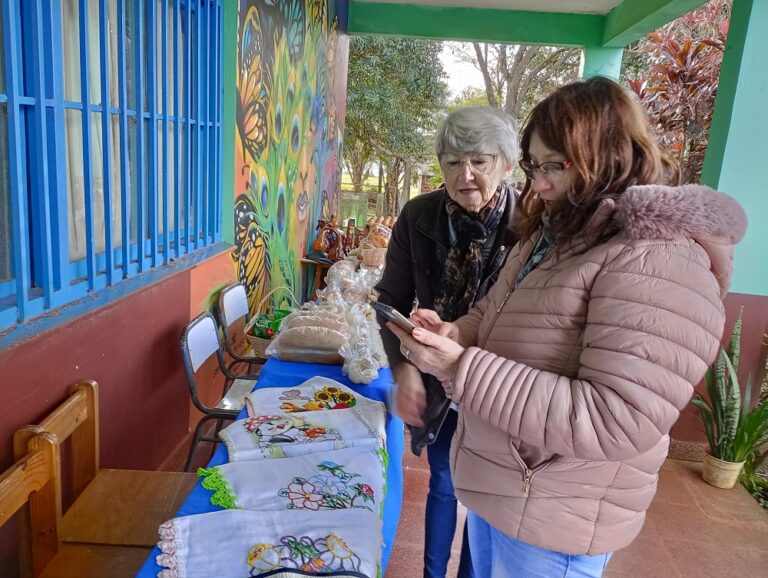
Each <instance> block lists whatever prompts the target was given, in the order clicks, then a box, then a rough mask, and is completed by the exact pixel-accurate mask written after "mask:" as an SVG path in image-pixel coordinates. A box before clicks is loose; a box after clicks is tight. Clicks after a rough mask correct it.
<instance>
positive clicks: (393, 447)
mask: <svg viewBox="0 0 768 578" xmlns="http://www.w3.org/2000/svg"><path fill="white" fill-rule="evenodd" d="M316 375H320V376H323V377H329V378H331V379H335V380H336V381H339V382H341V383H343V384H345V385H347V386H349V387H351V388H352V389H353V390H355V391H356V392H359V393H360V394H362V395H364V396H366V397H368V398H370V399H375V400H377V401H383V402H384V403H387V400H388V396H389V393H390V391H391V389H392V388H393V387H394V382H393V381H392V373H391V372H390V371H389V369H383V370H381V371H380V372H379V379H377V380H376V381H374V382H373V383H371V384H369V385H355V384H354V383H352V382H351V381H349V380H348V379H347V378H346V377H345V376H343V375H342V374H341V366H338V365H319V364H311V363H292V362H286V361H278V360H276V359H270V360H269V361H267V363H265V364H264V368H263V369H262V371H261V375H260V376H259V380H258V381H257V382H256V385H255V386H254V389H261V388H264V387H292V386H295V385H299V384H300V383H303V382H305V381H306V380H308V379H309V378H310V377H314V376H316ZM242 415H243V416H244V415H245V410H243V413H242ZM204 445H205V444H203V445H202V446H201V447H204ZM403 445H404V441H403V422H402V421H401V420H400V419H399V418H397V417H394V416H392V415H390V414H387V452H388V453H389V467H388V468H387V496H386V498H385V499H384V528H383V533H384V547H383V552H382V558H381V569H382V574H383V573H384V570H385V569H386V567H387V562H388V561H389V555H390V553H391V551H392V545H393V544H394V543H395V532H396V530H397V523H398V521H399V520H400V507H401V504H402V501H403V469H402V458H403ZM227 461H228V456H227V448H226V446H225V445H224V444H219V445H218V447H217V449H216V451H215V452H214V454H213V457H212V458H211V461H210V462H209V465H211V466H217V465H219V464H223V463H225V462H227ZM275 465H278V464H277V463H276V464H275ZM211 493H212V492H211V491H210V490H206V489H205V488H203V487H202V486H201V485H200V482H199V481H198V482H197V485H196V486H195V487H194V488H193V490H192V492H190V494H189V496H188V497H187V499H186V500H184V503H183V504H182V505H181V508H179V511H178V512H177V514H176V515H177V516H189V515H191V514H201V513H203V512H213V511H215V510H221V509H222V508H220V507H218V506H213V505H211V502H210V497H211ZM158 554H160V550H158V549H157V548H155V549H154V550H152V553H151V555H150V556H149V558H148V559H147V561H146V562H145V563H144V566H142V567H141V570H139V573H138V574H136V576H137V578H149V577H153V578H154V577H156V576H157V573H158V572H160V571H161V570H162V568H160V567H159V566H158V565H157V564H156V563H155V557H156V556H157V555H158Z"/></svg>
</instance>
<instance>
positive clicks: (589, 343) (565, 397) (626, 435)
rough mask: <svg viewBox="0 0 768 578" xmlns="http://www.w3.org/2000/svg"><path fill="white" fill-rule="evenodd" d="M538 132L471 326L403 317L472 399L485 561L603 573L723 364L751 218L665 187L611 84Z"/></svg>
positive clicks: (546, 572) (420, 346)
mask: <svg viewBox="0 0 768 578" xmlns="http://www.w3.org/2000/svg"><path fill="white" fill-rule="evenodd" d="M521 144H522V154H523V158H522V160H521V161H520V166H521V168H522V169H523V170H524V172H525V173H526V176H527V182H526V185H525V188H524V190H523V194H522V197H521V200H520V205H519V207H518V214H519V215H520V219H519V222H518V225H517V227H518V229H519V233H520V235H521V241H520V243H519V244H518V246H517V247H516V248H515V249H514V250H513V252H512V253H511V254H510V256H509V258H508V260H507V264H506V266H505V268H504V270H503V271H502V273H501V276H500V278H499V280H498V282H497V283H496V284H495V285H494V286H493V288H492V289H491V290H490V292H489V293H488V295H487V296H486V297H485V298H484V299H483V300H482V301H480V302H479V303H478V305H477V306H476V307H475V308H473V309H472V310H470V312H469V313H468V314H467V315H465V316H464V317H461V318H459V319H458V320H457V321H456V322H455V323H443V322H441V321H440V320H439V318H438V317H437V316H436V315H435V314H434V312H432V311H426V310H419V311H417V312H416V313H415V314H414V315H413V318H414V320H415V321H416V322H417V324H418V325H421V328H418V329H417V330H416V331H414V333H413V335H412V336H411V335H407V334H406V333H404V332H403V331H402V330H400V329H399V328H397V327H391V329H392V330H393V331H394V332H395V333H396V334H397V335H398V337H399V338H400V340H401V351H402V352H403V355H405V357H406V358H408V359H409V361H410V362H411V363H413V364H414V365H416V366H417V367H418V368H419V369H420V370H421V371H423V372H425V373H431V374H433V375H435V376H436V377H437V378H438V379H439V380H440V381H441V382H442V383H443V387H444V388H445V391H446V393H447V394H448V395H449V396H450V397H452V399H453V401H454V402H455V403H456V404H457V405H458V407H459V410H460V411H459V424H458V428H457V430H456V434H455V435H454V438H453V444H452V448H451V467H452V474H453V482H454V486H455V488H456V495H457V497H458V498H459V500H460V501H461V502H462V503H463V504H464V505H466V506H467V508H468V509H469V518H468V521H469V541H470V544H471V551H472V559H473V563H474V565H475V573H476V574H477V575H478V576H483V577H484V578H497V577H498V578H501V577H505V576H514V577H518V576H520V577H528V576H546V577H548V578H549V577H553V576H587V577H588V576H600V575H601V574H602V571H603V569H604V567H605V564H606V563H607V561H608V559H609V557H610V553H612V552H614V551H616V550H618V549H619V548H623V547H624V546H626V545H627V544H629V543H630V542H631V541H632V540H633V539H634V538H635V537H636V536H637V534H638V533H639V532H640V529H641V527H642V525H643V521H644V519H645V511H646V510H647V508H648V506H649V504H650V502H651V500H652V499H653V496H654V494H655V492H656V482H657V478H658V471H659V468H660V467H661V464H662V463H663V461H664V459H665V457H666V455H667V451H668V447H669V430H670V428H671V427H672V425H673V424H674V423H675V421H676V420H677V418H678V417H679V415H680V411H681V410H682V409H683V407H684V406H685V405H686V404H687V403H688V401H689V399H690V397H691V395H692V393H693V388H694V386H695V384H696V383H698V382H699V381H700V380H701V378H702V377H703V375H704V372H705V371H706V368H707V366H708V365H709V364H710V363H711V362H712V361H713V360H714V358H715V355H716V352H717V350H718V347H719V345H720V338H721V337H722V333H723V325H724V322H725V315H724V311H723V305H722V301H721V300H722V298H723V297H724V296H725V294H726V292H727V290H728V286H729V283H730V277H731V262H732V254H733V246H734V244H735V243H737V242H738V241H739V240H740V239H741V238H742V237H743V235H744V232H745V230H746V215H745V214H744V211H743V210H742V208H741V207H740V205H739V204H738V203H737V202H736V201H735V200H733V199H732V198H731V197H728V196H727V195H724V194H722V193H718V192H716V191H713V190H711V189H708V188H706V187H701V186H692V185H689V186H684V187H671V186H666V185H665V184H662V183H664V182H665V181H666V180H668V176H669V174H670V172H671V171H670V170H669V165H668V163H665V161H664V159H663V157H662V153H661V152H660V151H659V149H658V147H657V145H656V144H655V141H654V139H653V137H652V136H651V134H650V131H649V128H648V125H647V121H646V119H645V116H644V113H643V111H642V110H641V109H640V107H639V106H638V105H637V104H636V103H635V102H634V101H633V100H632V99H631V98H630V97H629V95H628V94H626V93H625V91H624V90H623V89H622V87H621V86H620V85H618V84H616V83H615V82H613V81H610V80H607V79H604V78H594V79H590V80H587V81H584V82H577V83H574V84H571V85H568V86H565V87H563V88H561V89H559V90H557V91H556V92H555V93H553V94H552V95H550V96H549V97H548V98H547V99H545V100H544V101H542V102H541V103H539V104H538V105H537V106H536V108H535V109H534V110H533V111H532V113H531V116H530V118H529V121H528V124H527V126H526V127H525V130H524V131H523V135H522V143H521ZM665 175H666V176H665ZM390 325H392V324H390Z"/></svg>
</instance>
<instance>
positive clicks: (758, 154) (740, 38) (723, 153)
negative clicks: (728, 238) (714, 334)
mask: <svg viewBox="0 0 768 578" xmlns="http://www.w3.org/2000/svg"><path fill="white" fill-rule="evenodd" d="M766 30H768V2H765V1H764V0H734V2H733V12H732V13H731V25H730V29H729V31H728V41H727V44H726V48H725V56H724V58H723V65H722V68H721V71H720V84H719V87H718V91H717V100H716V102H715V110H714V115H713V118H712V126H711V128H710V133H709V146H708V147H707V154H706V157H705V160H704V170H703V172H702V176H701V180H702V182H703V183H704V184H707V185H709V186H711V187H713V188H716V189H718V190H721V191H723V192H725V193H728V194H730V195H732V196H733V197H735V198H736V199H737V200H738V201H739V202H740V203H741V204H742V206H743V207H744V210H745V211H746V212H747V216H748V217H749V228H748V229H747V235H746V237H745V238H744V240H743V241H742V242H741V243H740V244H739V245H738V246H737V247H736V257H735V261H734V281H733V286H732V287H731V290H732V291H733V292H735V293H749V294H752V295H768V227H765V225H764V222H765V220H766V219H767V218H768V177H767V176H766V170H765V169H766V151H768V106H767V105H768V100H766V95H768V75H766V74H765V70H766V68H765V67H766V62H768V42H766V41H765V31H766Z"/></svg>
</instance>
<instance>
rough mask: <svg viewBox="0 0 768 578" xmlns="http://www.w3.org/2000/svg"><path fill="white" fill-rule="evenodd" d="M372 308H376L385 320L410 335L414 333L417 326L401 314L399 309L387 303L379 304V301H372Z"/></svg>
mask: <svg viewBox="0 0 768 578" xmlns="http://www.w3.org/2000/svg"><path fill="white" fill-rule="evenodd" d="M370 303H371V307H373V308H374V310H375V311H377V312H378V313H380V314H381V315H382V317H384V319H387V320H388V321H392V322H393V323H395V324H396V325H397V326H398V327H400V328H401V329H404V330H405V331H407V332H408V333H413V330H414V329H416V326H415V325H414V324H413V323H411V321H410V320H409V319H408V318H407V317H405V316H404V315H403V314H402V313H400V312H399V311H398V310H397V309H395V308H394V307H392V306H390V305H387V304H385V303H379V302H378V301H371V302H370Z"/></svg>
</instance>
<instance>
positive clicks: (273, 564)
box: [245, 544, 280, 572]
mask: <svg viewBox="0 0 768 578" xmlns="http://www.w3.org/2000/svg"><path fill="white" fill-rule="evenodd" d="M245 561H246V563H247V564H248V565H249V566H250V567H251V568H256V569H257V570H259V571H260V572H267V571H269V570H274V569H275V568H278V567H279V566H280V552H279V551H278V547H275V546H274V545H272V544H256V545H255V546H254V547H253V548H251V550H250V552H248V556H247V557H246V560H245Z"/></svg>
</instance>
